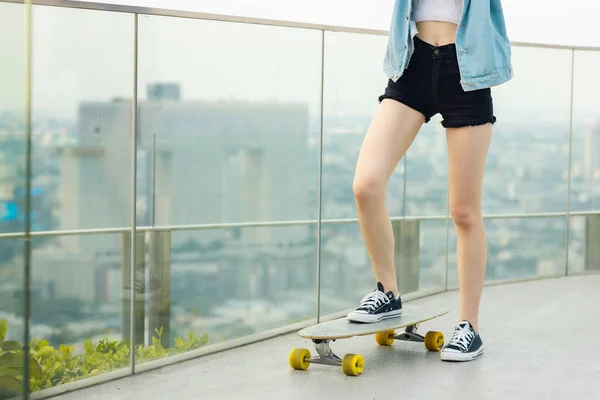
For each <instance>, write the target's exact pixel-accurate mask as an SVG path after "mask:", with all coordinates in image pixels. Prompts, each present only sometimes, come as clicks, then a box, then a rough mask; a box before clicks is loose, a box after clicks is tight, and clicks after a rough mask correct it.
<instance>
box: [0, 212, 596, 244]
mask: <svg viewBox="0 0 600 400" xmlns="http://www.w3.org/2000/svg"><path fill="white" fill-rule="evenodd" d="M568 215H569V216H571V217H582V216H588V215H600V210H593V211H571V212H570V213H568ZM566 216H567V212H546V213H516V214H484V215H483V218H484V219H487V220H490V219H530V218H558V217H566ZM416 220H418V221H444V220H446V216H445V215H430V216H406V217H392V218H391V221H392V222H400V221H416ZM317 223H318V221H317V220H316V219H306V220H287V221H257V222H239V223H236V222H232V223H220V224H191V225H164V226H138V227H137V228H136V231H137V232H140V233H145V232H158V231H171V232H177V231H201V230H208V229H231V228H280V227H284V226H305V225H316V224H317ZM354 223H358V218H339V219H322V220H321V224H322V225H334V224H335V225H338V224H354ZM126 232H131V227H116V228H92V229H72V230H59V231H38V232H31V233H30V237H32V238H35V237H55V236H78V235H110V234H121V233H126ZM24 236H25V233H24V232H9V233H0V239H20V238H23V237H24Z"/></svg>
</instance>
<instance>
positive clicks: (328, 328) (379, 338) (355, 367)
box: [288, 305, 448, 376]
mask: <svg viewBox="0 0 600 400" xmlns="http://www.w3.org/2000/svg"><path fill="white" fill-rule="evenodd" d="M447 313H448V310H446V309H441V308H432V307H425V306H415V305H404V307H403V308H402V315H400V316H399V317H394V318H389V319H385V320H383V321H379V322H374V323H357V322H350V321H348V320H347V319H346V317H344V318H340V319H336V320H333V321H328V322H323V323H320V324H316V325H312V326H309V327H307V328H304V329H302V330H301V331H299V332H298V335H299V336H300V337H303V338H305V339H311V340H312V342H313V344H314V346H315V350H316V351H317V354H318V356H317V357H312V356H311V354H310V351H309V350H308V349H297V348H295V349H292V351H291V352H290V355H289V358H288V362H289V364H290V367H292V368H293V369H295V370H307V369H308V367H309V366H310V364H323V365H333V366H337V367H340V366H341V367H342V371H343V372H344V373H345V374H346V375H348V376H358V375H360V374H361V373H362V372H363V369H364V363H365V362H364V359H363V357H362V356H361V355H360V354H346V355H345V356H344V358H343V359H342V358H340V357H338V356H337V355H335V354H334V353H333V351H332V350H331V348H330V346H329V342H331V341H336V340H337V339H348V338H351V337H354V336H367V335H373V334H374V335H375V341H376V342H377V344H379V345H381V346H391V345H392V344H393V343H394V340H402V341H407V342H419V343H424V344H425V348H426V349H427V350H429V351H440V350H441V349H442V347H443V346H444V334H443V333H442V332H437V331H430V332H427V333H426V335H425V336H421V335H419V334H418V333H417V328H418V325H419V324H420V323H422V322H426V321H429V320H432V319H434V318H437V317H441V316H442V315H445V314H447ZM403 328H404V331H403V332H401V333H399V334H396V330H398V329H403Z"/></svg>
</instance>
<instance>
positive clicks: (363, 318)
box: [346, 310, 402, 323]
mask: <svg viewBox="0 0 600 400" xmlns="http://www.w3.org/2000/svg"><path fill="white" fill-rule="evenodd" d="M401 315H402V310H394V311H390V312H387V313H385V314H377V315H373V314H364V313H358V312H354V311H353V312H351V313H349V314H348V315H347V316H346V318H347V319H348V321H350V322H362V323H374V322H379V321H382V320H384V319H389V318H397V317H400V316H401Z"/></svg>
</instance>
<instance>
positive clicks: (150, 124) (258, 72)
mask: <svg viewBox="0 0 600 400" xmlns="http://www.w3.org/2000/svg"><path fill="white" fill-rule="evenodd" d="M139 29H140V33H139V35H140V36H139V37H140V39H139V40H140V51H139V57H140V61H139V66H140V73H139V84H140V90H139V93H140V132H141V139H140V152H141V153H144V154H145V155H147V157H148V159H149V160H150V162H149V163H147V164H145V165H146V166H141V165H140V167H141V169H140V174H146V176H147V178H146V177H144V178H142V181H145V182H149V183H150V184H149V185H147V186H146V188H145V189H143V190H138V193H139V198H138V203H141V204H144V205H148V209H149V210H151V212H149V213H148V215H147V222H148V223H149V224H154V225H160V226H165V225H177V224H207V223H223V222H225V223H231V222H258V221H277V220H306V219H313V218H315V217H316V199H317V192H316V190H317V185H316V182H317V171H318V143H319V142H318V134H319V126H320V125H319V124H320V107H319V102H320V93H319V91H320V87H321V86H320V75H321V67H320V65H321V60H320V56H321V53H320V51H321V37H320V34H319V32H316V31H307V30H301V29H286V28H278V27H266V26H253V25H247V24H233V23H219V22H210V21H198V20H192V19H180V18H165V17H141V19H140V28H139ZM215 38H219V40H215ZM292 43H293V45H290V44H292ZM190 49H193V50H190ZM232 54H235V55H236V56H235V58H232V56H231V55H232ZM152 160H153V161H154V164H153V165H152V162H151V161H152ZM144 168H145V169H144ZM140 176H142V175H140Z"/></svg>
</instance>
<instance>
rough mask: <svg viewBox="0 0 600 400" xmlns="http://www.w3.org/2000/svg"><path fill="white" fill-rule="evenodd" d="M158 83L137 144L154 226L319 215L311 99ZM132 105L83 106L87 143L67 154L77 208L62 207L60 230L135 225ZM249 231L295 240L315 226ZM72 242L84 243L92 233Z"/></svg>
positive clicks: (214, 236) (66, 172) (70, 200)
mask: <svg viewBox="0 0 600 400" xmlns="http://www.w3.org/2000/svg"><path fill="white" fill-rule="evenodd" d="M158 87H160V85H151V86H150V87H149V88H148V92H149V93H154V95H152V96H149V97H150V99H149V100H147V101H142V102H140V103H139V105H138V107H139V108H138V117H139V119H138V121H139V122H138V125H139V130H138V132H139V139H138V151H141V152H144V154H146V155H147V156H148V157H147V158H148V160H149V162H147V163H143V164H144V165H146V167H144V165H142V164H139V165H138V183H139V184H138V198H139V199H143V200H144V204H145V205H147V207H148V208H150V209H151V212H149V215H150V218H148V221H147V223H149V224H151V223H154V225H157V226H169V225H188V224H217V223H233V222H258V221H277V220H289V219H309V218H310V215H309V213H310V209H309V197H308V196H309V191H308V190H307V188H308V168H310V166H308V165H307V162H306V161H307V156H308V129H309V128H308V105H306V104H297V103H277V102H264V103H259V102H235V101H222V102H219V101H216V102H215V101H213V102H208V101H178V100H177V99H178V96H175V94H178V91H179V90H178V87H177V88H175V87H174V86H173V87H172V86H169V85H166V86H164V87H163V89H160V90H159V89H157V88H158ZM156 93H162V94H161V95H160V96H159V95H157V94H156ZM169 93H170V94H169ZM131 108H132V107H131V102H130V101H127V100H116V101H112V102H86V103H82V104H81V105H80V108H79V121H78V126H79V137H80V141H79V143H80V144H78V145H76V146H75V147H71V148H69V149H65V150H64V151H63V168H62V172H61V187H62V194H63V195H62V197H61V203H63V204H68V207H60V215H59V219H60V224H61V229H76V228H91V227H115V226H127V225H129V220H130V217H129V215H130V208H131V207H130V202H131V145H130V142H131V140H130V139H131V136H130V135H131ZM292 177H293V179H292ZM142 183H143V184H142ZM143 188H147V189H146V190H143V191H142V192H140V189H143ZM307 229H308V228H307ZM224 234H225V232H223V231H221V230H207V231H203V232H198V231H196V232H194V231H189V232H178V233H177V234H174V235H173V239H172V243H173V246H174V247H175V246H178V245H179V244H182V243H186V242H188V241H189V240H190V239H193V240H196V241H201V242H206V241H208V242H209V241H213V240H218V239H221V238H223V235H224ZM240 234H241V235H242V236H243V237H244V239H245V240H247V241H248V240H249V241H258V242H264V241H267V242H270V243H272V240H274V241H277V242H281V243H289V242H293V241H297V240H303V239H305V237H306V235H307V234H308V231H307V230H306V232H305V231H303V230H302V229H301V228H296V227H293V228H260V229H259V228H248V229H243V230H241V231H240ZM271 239H272V240H271ZM69 240H71V241H74V243H72V246H76V245H79V244H82V243H81V240H83V239H82V238H78V237H75V236H74V237H71V238H70V239H69ZM75 242H77V244H76V243H75ZM96 243H98V242H96ZM88 245H89V246H92V248H95V246H96V244H94V242H90V243H88ZM112 246H113V249H114V244H112ZM85 247H87V248H89V247H88V246H85ZM92 248H89V249H90V250H91V249H92ZM98 250H100V249H98Z"/></svg>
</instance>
